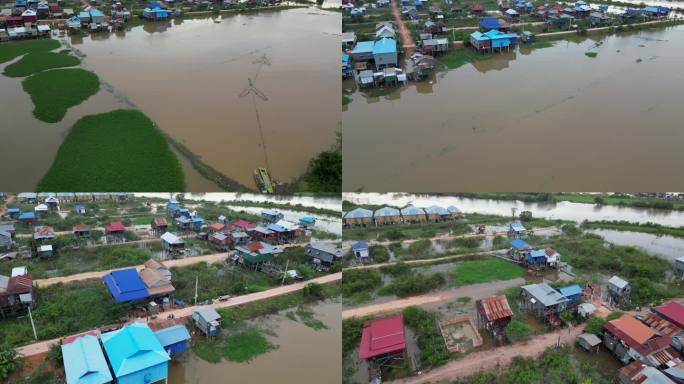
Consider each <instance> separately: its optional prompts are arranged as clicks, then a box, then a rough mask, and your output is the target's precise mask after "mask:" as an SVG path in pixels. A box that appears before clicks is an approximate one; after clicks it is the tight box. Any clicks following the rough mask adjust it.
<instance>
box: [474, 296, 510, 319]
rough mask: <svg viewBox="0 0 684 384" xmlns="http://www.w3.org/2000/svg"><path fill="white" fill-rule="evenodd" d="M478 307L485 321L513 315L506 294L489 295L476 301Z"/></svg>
mask: <svg viewBox="0 0 684 384" xmlns="http://www.w3.org/2000/svg"><path fill="white" fill-rule="evenodd" d="M477 305H478V309H479V310H480V312H481V313H482V314H483V315H484V316H485V318H486V319H487V321H494V320H499V319H503V318H506V317H510V316H513V311H512V310H511V307H510V305H508V299H506V296H503V295H501V296H489V297H485V298H484V299H481V300H478V301H477Z"/></svg>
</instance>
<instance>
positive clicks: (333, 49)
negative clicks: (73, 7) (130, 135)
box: [70, 8, 341, 190]
mask: <svg viewBox="0 0 684 384" xmlns="http://www.w3.org/2000/svg"><path fill="white" fill-rule="evenodd" d="M311 9H313V8H301V9H292V10H286V11H275V12H262V13H254V14H247V15H235V16H229V17H222V18H217V21H220V22H218V23H216V22H214V20H213V19H211V18H205V19H193V20H173V21H168V22H160V23H156V22H155V23H144V24H143V25H141V26H137V27H133V28H131V29H130V30H129V31H126V32H117V33H116V34H95V35H92V36H88V37H85V38H82V37H72V38H71V39H70V42H71V44H72V45H73V46H74V47H75V48H76V49H78V50H79V51H81V52H82V53H83V54H85V55H86V58H85V63H86V65H87V66H89V67H90V68H92V69H93V70H94V71H95V72H96V73H97V74H98V75H99V76H100V78H102V79H103V80H104V81H106V82H107V83H109V84H111V85H112V86H113V87H114V88H115V89H117V90H118V91H120V92H121V93H122V94H124V95H126V97H127V99H128V100H130V101H131V102H132V103H133V104H135V105H136V106H137V107H138V108H140V109H141V110H142V111H143V112H145V113H146V114H147V115H148V116H150V118H152V119H153V120H154V121H155V122H156V123H157V124H158V125H159V127H160V128H161V129H162V130H164V131H165V132H167V133H168V134H169V135H170V136H171V137H172V138H174V139H175V140H176V141H179V142H181V143H183V144H184V145H185V146H187V147H188V148H189V149H190V150H191V151H193V152H194V153H196V154H198V155H199V156H201V158H202V160H203V161H204V162H206V163H208V164H209V165H211V166H212V167H214V168H216V169H218V170H219V171H221V172H222V173H224V174H226V175H227V176H229V177H231V178H233V179H235V180H237V181H239V182H241V183H242V184H244V185H247V186H249V187H252V186H253V184H254V182H253V179H252V170H253V169H254V168H256V167H257V166H261V165H264V164H265V162H266V161H265V159H264V155H263V152H262V148H263V144H262V140H261V137H260V135H259V131H258V126H257V120H256V111H255V109H254V105H253V104H252V100H251V98H250V97H247V98H241V97H239V94H240V93H241V92H242V91H243V90H244V89H245V88H246V87H247V86H248V78H250V79H252V81H253V82H254V84H255V86H256V87H257V88H258V89H259V90H261V91H262V92H263V93H264V94H265V95H266V96H267V98H268V101H261V100H258V101H257V110H258V114H259V118H260V120H261V124H262V127H263V135H264V142H265V145H266V148H267V152H268V161H269V164H270V166H271V168H272V171H273V174H274V177H276V178H278V179H280V180H284V181H288V180H290V179H291V178H293V177H296V176H299V175H300V174H301V173H303V172H304V170H305V169H306V166H307V164H308V161H309V159H311V158H312V157H314V156H316V155H317V154H318V153H319V152H320V151H322V150H324V149H327V148H329V147H330V146H332V145H333V144H334V142H335V131H336V129H338V123H339V111H340V107H339V93H338V91H336V89H339V77H338V76H339V73H338V61H339V52H338V50H337V45H338V44H337V36H336V34H339V24H340V22H341V17H340V14H339V13H338V12H329V11H322V10H318V9H316V11H315V12H311ZM264 58H266V59H267V60H264ZM264 63H265V64H264ZM190 188H191V189H194V188H192V187H190ZM194 190H197V189H194Z"/></svg>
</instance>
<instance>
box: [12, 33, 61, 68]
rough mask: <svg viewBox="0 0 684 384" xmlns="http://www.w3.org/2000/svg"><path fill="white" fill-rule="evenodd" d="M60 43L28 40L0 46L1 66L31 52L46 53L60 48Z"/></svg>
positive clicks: (46, 40)
mask: <svg viewBox="0 0 684 384" xmlns="http://www.w3.org/2000/svg"><path fill="white" fill-rule="evenodd" d="M60 46H61V45H60V44H59V41H57V40H53V39H45V40H26V41H16V42H9V43H3V44H0V64H1V63H6V62H8V61H11V60H13V59H15V58H17V57H19V56H21V55H24V54H27V53H31V52H46V51H51V50H53V49H57V48H59V47H60Z"/></svg>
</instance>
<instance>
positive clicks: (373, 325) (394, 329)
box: [359, 315, 406, 359]
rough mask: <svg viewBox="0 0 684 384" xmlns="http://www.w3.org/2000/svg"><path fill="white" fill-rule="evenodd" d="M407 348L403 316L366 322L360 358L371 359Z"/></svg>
mask: <svg viewBox="0 0 684 384" xmlns="http://www.w3.org/2000/svg"><path fill="white" fill-rule="evenodd" d="M405 348H406V340H405V338H404V317H403V316H401V315H398V316H392V317H385V318H382V319H375V320H369V321H366V322H365V323H364V324H363V333H362V334H361V345H360V346H359V358H360V359H370V358H373V357H376V356H380V355H385V354H388V353H397V352H401V351H403V350H404V349H405Z"/></svg>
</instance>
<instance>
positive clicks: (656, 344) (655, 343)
mask: <svg viewBox="0 0 684 384" xmlns="http://www.w3.org/2000/svg"><path fill="white" fill-rule="evenodd" d="M670 344H672V338H671V337H669V336H659V337H656V338H653V339H650V340H648V341H646V342H645V343H643V344H642V345H640V346H639V347H637V348H635V350H636V351H637V352H639V354H640V355H641V356H646V355H648V354H651V353H653V352H656V351H659V350H661V349H663V348H665V347H667V346H669V345H670Z"/></svg>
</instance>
